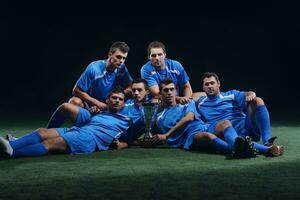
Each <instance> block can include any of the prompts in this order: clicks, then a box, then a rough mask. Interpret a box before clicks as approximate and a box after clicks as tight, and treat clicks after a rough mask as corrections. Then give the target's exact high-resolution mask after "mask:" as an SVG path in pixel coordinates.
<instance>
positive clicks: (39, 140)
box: [0, 88, 131, 157]
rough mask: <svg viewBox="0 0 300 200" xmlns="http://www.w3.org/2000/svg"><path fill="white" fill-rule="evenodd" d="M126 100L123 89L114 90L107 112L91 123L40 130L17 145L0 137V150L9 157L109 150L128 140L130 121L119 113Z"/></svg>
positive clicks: (96, 116) (94, 117)
mask: <svg viewBox="0 0 300 200" xmlns="http://www.w3.org/2000/svg"><path fill="white" fill-rule="evenodd" d="M124 98H125V94H124V92H123V90H122V89H118V88H117V89H114V90H112V91H111V93H110V94H109V96H108V99H107V101H106V103H107V105H108V110H107V111H103V112H100V113H98V114H96V115H95V116H93V117H92V118H91V119H90V120H89V121H88V122H86V123H84V124H81V125H80V126H73V127H71V128H52V129H45V128H39V129H38V130H37V131H33V132H32V133H29V134H27V135H25V136H23V137H21V138H19V139H17V140H14V141H7V140H5V139H4V138H3V137H0V149H1V151H3V152H5V153H6V154H7V155H8V156H10V157H25V156H42V155H46V154H48V153H71V154H80V153H91V152H94V151H103V150H107V149H108V148H109V146H110V145H111V144H112V142H113V141H114V140H115V139H120V140H122V138H125V137H124V136H125V135H126V132H127V131H128V129H129V127H130V125H131V119H130V118H128V117H127V116H124V115H122V114H120V113H119V111H120V110H121V109H122V108H123V106H124ZM81 109H82V108H81Z"/></svg>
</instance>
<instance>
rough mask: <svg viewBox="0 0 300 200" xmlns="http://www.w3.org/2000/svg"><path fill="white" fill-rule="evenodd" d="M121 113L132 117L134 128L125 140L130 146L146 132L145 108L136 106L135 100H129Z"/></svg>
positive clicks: (131, 128)
mask: <svg viewBox="0 0 300 200" xmlns="http://www.w3.org/2000/svg"><path fill="white" fill-rule="evenodd" d="M120 113H121V114H123V115H126V116H128V117H130V118H131V120H132V126H131V127H130V129H129V130H128V132H127V134H126V136H125V138H124V139H125V140H126V141H128V143H129V144H130V143H131V142H133V141H134V140H136V139H137V138H139V137H140V136H141V135H142V134H143V133H145V132H146V126H145V120H144V107H143V106H137V105H135V104H134V100H133V99H129V100H127V101H126V103H125V106H124V108H123V109H122V110H121V111H120Z"/></svg>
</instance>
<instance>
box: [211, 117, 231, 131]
mask: <svg viewBox="0 0 300 200" xmlns="http://www.w3.org/2000/svg"><path fill="white" fill-rule="evenodd" d="M230 126H232V124H231V122H230V121H228V120H223V121H220V122H219V123H218V124H217V125H216V127H215V129H216V133H217V134H219V133H221V132H223V131H224V130H225V129H226V128H228V127H230Z"/></svg>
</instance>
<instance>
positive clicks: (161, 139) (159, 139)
mask: <svg viewBox="0 0 300 200" xmlns="http://www.w3.org/2000/svg"><path fill="white" fill-rule="evenodd" d="M166 141H167V136H166V135H164V134H156V135H153V137H152V138H151V143H152V144H162V143H165V142H166Z"/></svg>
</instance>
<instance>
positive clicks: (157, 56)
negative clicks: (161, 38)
mask: <svg viewBox="0 0 300 200" xmlns="http://www.w3.org/2000/svg"><path fill="white" fill-rule="evenodd" d="M148 58H149V60H150V62H151V63H152V65H153V66H154V67H155V68H158V69H163V68H164V67H165V58H166V53H165V52H164V50H163V48H151V49H150V52H149V57H148Z"/></svg>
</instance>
